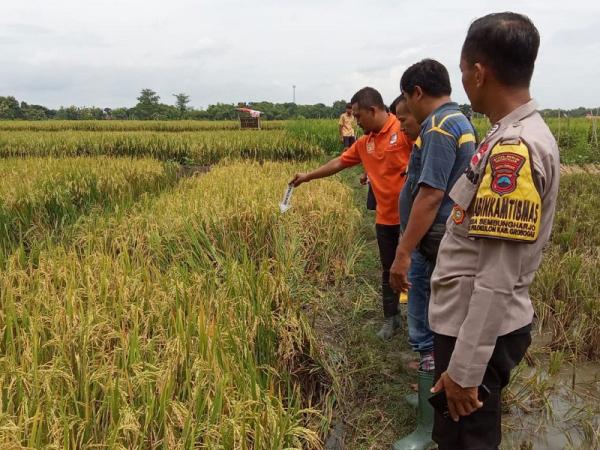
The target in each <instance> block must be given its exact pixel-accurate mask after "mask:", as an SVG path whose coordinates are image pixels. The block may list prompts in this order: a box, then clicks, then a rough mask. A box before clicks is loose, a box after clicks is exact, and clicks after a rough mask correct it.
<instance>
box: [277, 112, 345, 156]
mask: <svg viewBox="0 0 600 450" xmlns="http://www.w3.org/2000/svg"><path fill="white" fill-rule="evenodd" d="M286 129H287V131H288V132H289V133H290V134H291V135H293V136H296V137H297V138H298V139H300V140H302V141H305V142H309V143H311V144H312V145H317V146H319V147H321V148H322V149H323V150H324V151H325V152H326V153H327V154H328V155H339V154H340V153H341V152H342V150H343V145H342V143H341V142H340V134H339V129H338V122H337V120H331V119H301V120H293V121H289V122H288V123H287V126H286Z"/></svg>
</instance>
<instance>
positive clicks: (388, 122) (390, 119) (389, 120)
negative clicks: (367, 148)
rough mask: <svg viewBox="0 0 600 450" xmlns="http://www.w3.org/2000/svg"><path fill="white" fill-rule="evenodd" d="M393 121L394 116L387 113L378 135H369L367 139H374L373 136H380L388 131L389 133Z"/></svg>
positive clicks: (394, 119)
mask: <svg viewBox="0 0 600 450" xmlns="http://www.w3.org/2000/svg"><path fill="white" fill-rule="evenodd" d="M395 121H396V116H394V115H393V114H390V113H388V118H387V120H386V122H385V124H384V125H383V128H382V129H381V130H379V132H378V133H369V138H371V137H374V136H379V135H380V134H385V133H387V132H388V131H390V128H392V125H394V122H395Z"/></svg>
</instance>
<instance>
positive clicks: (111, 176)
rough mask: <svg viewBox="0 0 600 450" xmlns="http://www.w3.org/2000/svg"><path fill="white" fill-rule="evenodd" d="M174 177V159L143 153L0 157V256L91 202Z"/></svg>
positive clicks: (129, 195)
mask: <svg viewBox="0 0 600 450" xmlns="http://www.w3.org/2000/svg"><path fill="white" fill-rule="evenodd" d="M175 181H176V170H175V166H174V165H172V164H164V163H161V162H159V161H155V160H148V159H136V160H134V159H130V158H123V159H111V158H107V157H97V158H82V157H78V158H62V159H55V158H25V159H21V158H8V159H2V160H0V261H3V260H4V258H5V256H6V254H7V253H9V252H11V251H12V249H14V248H15V247H16V246H21V247H23V248H26V249H28V248H29V247H30V246H31V245H32V244H34V243H35V242H36V241H39V240H41V239H45V238H47V237H50V236H52V235H54V234H56V233H57V232H59V231H61V230H62V229H63V228H64V227H65V225H68V224H70V223H72V222H74V221H75V220H76V219H77V218H79V217H80V216H81V215H82V214H85V213H86V212H88V211H89V210H90V209H92V208H107V207H113V206H114V205H117V204H123V203H125V202H130V201H133V200H135V199H137V198H139V197H140V196H141V195H142V194H145V193H150V192H158V191H160V190H162V189H164V188H165V187H168V186H171V185H173V184H174V183H175Z"/></svg>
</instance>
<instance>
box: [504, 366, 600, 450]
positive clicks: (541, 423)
mask: <svg viewBox="0 0 600 450" xmlns="http://www.w3.org/2000/svg"><path fill="white" fill-rule="evenodd" d="M510 391H511V392H518V393H519V394H520V395H519V399H518V401H513V402H512V403H511V406H510V412H509V414H506V415H505V416H504V421H503V426H504V428H503V430H504V433H503V434H504V436H503V444H502V447H501V448H502V449H505V450H509V449H510V450H513V449H519V450H563V449H582V450H583V449H599V448H600V364H598V363H594V364H581V365H578V366H577V367H576V369H575V371H573V367H572V366H571V365H570V364H565V365H563V366H562V368H561V369H560V370H559V371H558V373H556V374H554V375H551V374H550V373H548V372H547V371H544V370H540V369H537V370H535V369H526V370H524V371H523V372H522V373H520V374H519V375H518V378H517V379H516V380H515V383H513V385H512V386H511V388H510Z"/></svg>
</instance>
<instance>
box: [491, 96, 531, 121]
mask: <svg viewBox="0 0 600 450" xmlns="http://www.w3.org/2000/svg"><path fill="white" fill-rule="evenodd" d="M537 108H538V105H537V102H536V101H535V100H533V99H531V100H529V101H528V102H527V103H524V104H522V105H521V106H519V107H518V108H517V109H514V110H512V111H511V112H510V113H508V114H507V115H506V116H504V117H503V118H502V119H500V120H499V121H498V125H499V126H506V125H508V124H511V123H513V122H518V121H519V120H521V119H524V118H525V117H528V116H530V115H531V114H533V113H534V112H535V111H537Z"/></svg>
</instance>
